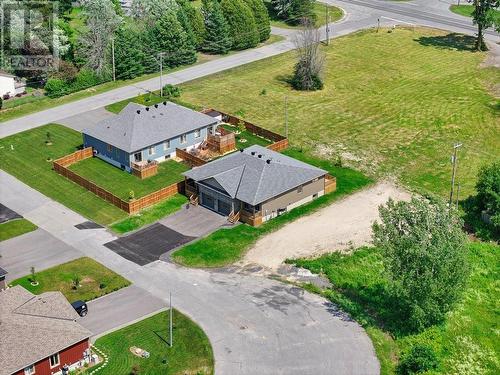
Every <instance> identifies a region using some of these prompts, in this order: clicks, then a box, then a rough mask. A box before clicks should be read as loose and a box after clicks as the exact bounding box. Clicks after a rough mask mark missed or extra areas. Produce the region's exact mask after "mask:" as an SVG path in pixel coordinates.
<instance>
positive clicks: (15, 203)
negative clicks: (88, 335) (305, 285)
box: [0, 171, 379, 375]
mask: <svg viewBox="0 0 500 375" xmlns="http://www.w3.org/2000/svg"><path fill="white" fill-rule="evenodd" d="M0 180H1V181H2V186H3V189H2V195H1V201H2V203H3V204H5V205H6V206H8V207H10V208H12V209H13V210H15V211H16V212H18V213H20V214H22V215H23V216H24V217H26V218H27V219H28V220H30V221H32V222H33V223H35V224H36V225H38V226H39V227H40V228H42V229H43V230H45V231H47V232H49V233H50V234H52V235H53V236H54V237H56V238H57V239H58V240H60V241H62V242H64V243H65V244H66V245H67V246H71V247H73V248H75V249H77V250H79V251H80V252H81V253H83V254H85V255H87V256H89V257H92V258H94V259H96V260H97V261H98V262H100V263H102V264H104V265H105V266H106V267H108V268H110V269H112V270H113V271H115V272H117V273H119V274H121V275H122V276H124V277H126V278H127V279H128V280H130V281H131V282H133V284H134V286H135V287H137V288H140V289H142V290H144V291H147V292H148V293H150V294H151V295H152V296H154V297H155V298H156V299H160V300H162V301H164V302H165V303H166V299H167V298H168V295H169V293H170V292H171V293H172V296H173V301H174V306H175V307H176V308H178V309H179V310H180V311H182V312H183V313H185V314H187V315H188V316H190V317H191V318H192V319H193V320H194V321H196V322H197V323H198V324H200V326H201V327H202V328H203V329H204V331H205V332H206V333H207V335H208V337H209V338H210V341H211V343H212V347H213V350H214V355H215V359H216V374H218V375H225V374H227V375H234V374H244V375H246V374H248V375H254V374H263V375H266V374H269V375H280V374H283V375H285V374H286V375H294V374H300V375H307V374H311V375H321V374H325V375H326V374H378V373H379V363H378V360H377V358H376V356H375V353H374V350H373V346H372V343H371V341H370V339H369V338H368V336H367V335H366V333H365V332H364V330H363V329H362V328H361V327H360V326H359V325H358V324H357V323H356V322H353V321H351V320H350V319H348V318H347V317H346V316H345V315H344V314H342V313H341V312H339V311H338V310H337V309H336V308H335V306H333V305H332V304H330V303H328V302H327V301H326V300H325V299H323V298H321V297H319V296H316V295H313V294H310V293H307V292H305V291H304V290H302V289H300V288H296V287H293V286H290V285H285V284H282V283H280V282H277V281H274V280H270V279H267V278H264V277H259V276H253V275H246V274H241V273H236V272H230V271H227V272H216V271H206V270H194V269H187V268H183V267H178V266H176V265H174V264H171V263H165V262H162V261H157V262H154V263H151V264H148V265H147V266H139V265H137V264H135V263H133V262H130V261H128V260H126V259H124V258H122V257H121V256H119V255H117V254H116V253H114V252H113V251H111V250H109V249H107V248H106V247H105V246H103V244H104V243H106V242H109V241H111V240H113V239H114V238H115V237H114V236H113V235H111V234H110V233H109V232H107V231H106V230H105V229H87V230H78V229H77V228H75V227H74V226H75V225H76V224H79V223H81V222H84V221H85V220H86V219H85V218H83V217H81V216H80V215H78V214H77V213H75V212H73V211H71V210H69V209H68V208H66V207H64V206H62V205H60V204H59V203H56V202H53V201H51V200H50V199H48V198H47V197H45V196H43V195H42V194H40V193H39V192H37V191H35V190H33V189H31V188H29V187H28V186H26V185H24V184H23V183H21V182H20V181H18V180H16V179H15V178H13V177H12V176H10V175H8V174H6V173H5V172H1V171H0ZM19 196H22V197H23V198H24V199H18V197H19ZM112 296H113V295H110V300H109V301H111V298H112ZM103 301H104V302H106V301H107V300H103ZM104 302H103V303H104ZM110 303H112V301H111V302H110ZM144 303H145V302H144V301H141V300H137V302H136V303H134V302H133V299H132V300H129V301H128V302H127V304H130V305H129V306H130V307H129V309H130V310H131V311H136V309H138V308H139V307H140V306H142V305H143V304H144ZM148 303H151V301H150V300H149V299H148ZM153 303H154V302H153ZM101 306H102V310H104V309H105V307H106V306H105V305H101ZM129 309H125V311H118V312H117V313H116V314H114V313H113V319H115V320H116V323H117V324H118V325H119V324H121V322H122V321H123V320H122V319H124V320H127V316H126V314H127V312H126V311H128V310H129ZM96 311H101V310H100V307H99V304H96ZM113 311H115V310H113ZM115 315H116V316H115ZM89 319H90V318H89ZM100 324H101V323H100V322H97V321H94V322H89V326H91V325H92V326H93V327H94V329H97V331H98V332H100V331H102V330H107V329H108V327H110V326H111V325H112V324H109V326H101V325H100Z"/></svg>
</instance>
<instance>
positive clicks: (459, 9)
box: [450, 5, 500, 17]
mask: <svg viewBox="0 0 500 375" xmlns="http://www.w3.org/2000/svg"><path fill="white" fill-rule="evenodd" d="M450 10H451V11H452V12H453V13H456V14H460V15H461V16H464V17H472V12H473V11H474V6H473V5H451V6H450ZM493 13H494V14H495V17H500V10H493Z"/></svg>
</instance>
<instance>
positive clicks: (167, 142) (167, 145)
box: [163, 140, 170, 150]
mask: <svg viewBox="0 0 500 375" xmlns="http://www.w3.org/2000/svg"><path fill="white" fill-rule="evenodd" d="M169 148H170V140H168V141H165V142H164V143H163V149H164V150H168V149H169Z"/></svg>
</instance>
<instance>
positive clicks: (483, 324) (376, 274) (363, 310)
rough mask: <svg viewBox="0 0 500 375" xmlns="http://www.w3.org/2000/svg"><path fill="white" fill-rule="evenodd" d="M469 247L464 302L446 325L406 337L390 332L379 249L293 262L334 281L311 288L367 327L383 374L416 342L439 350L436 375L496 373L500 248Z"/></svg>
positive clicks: (453, 311)
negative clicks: (322, 286) (321, 287)
mask: <svg viewBox="0 0 500 375" xmlns="http://www.w3.org/2000/svg"><path fill="white" fill-rule="evenodd" d="M469 249H470V252H469V259H470V264H471V268H472V274H471V277H470V280H469V284H468V288H467V290H466V292H465V293H464V296H463V299H462V301H461V302H460V303H459V304H458V305H457V306H455V308H454V309H453V310H452V312H450V313H448V315H447V319H446V321H445V323H444V324H442V325H439V326H434V327H430V328H428V329H426V330H425V331H423V332H421V333H419V334H413V335H406V336H398V335H397V334H394V333H392V332H391V330H390V328H389V327H390V326H391V322H390V318H389V317H390V316H391V311H387V309H386V307H387V306H388V303H387V300H386V298H387V297H386V294H385V293H384V287H385V285H386V279H385V275H384V269H383V264H382V258H381V254H380V252H379V250H378V249H375V248H361V249H358V250H355V251H354V252H353V253H352V255H342V254H340V253H332V254H328V255H324V256H322V257H320V258H316V259H299V260H290V261H288V262H289V263H294V264H296V265H297V266H299V267H303V268H306V269H308V270H310V271H311V272H313V273H318V274H323V275H325V276H326V277H327V278H328V279H329V280H330V282H331V283H332V284H333V287H332V288H331V289H325V290H322V291H321V290H319V289H318V288H317V287H314V286H311V285H308V286H306V287H307V289H309V290H311V291H314V292H318V293H321V294H322V295H323V296H325V297H327V298H329V299H330V300H331V301H332V302H333V303H335V304H336V305H337V306H339V307H340V308H341V309H342V310H343V311H345V312H347V313H349V314H350V315H351V317H353V318H354V319H356V320H357V321H358V322H359V323H360V324H361V325H362V326H363V327H364V328H365V330H366V332H367V333H368V335H369V336H370V338H371V339H372V342H373V345H374V347H375V351H376V353H377V357H378V358H379V361H380V364H381V373H382V374H394V373H395V366H396V364H397V360H398V357H399V355H401V354H402V353H405V352H406V351H407V350H408V349H409V348H410V347H411V346H413V345H414V344H416V343H422V344H426V345H429V346H431V347H432V348H433V349H434V350H435V352H436V354H437V356H438V358H439V359H440V362H441V365H440V368H439V369H438V371H437V372H436V373H446V374H452V373H464V374H466V373H470V374H472V373H484V374H486V373H496V372H498V369H499V363H498V358H499V355H500V347H499V346H498V343H497V342H496V341H497V340H496V335H495V334H494V333H493V332H495V331H496V330H497V329H498V316H497V315H498V314H497V311H498V309H497V307H498V306H497V301H498V299H499V297H500V296H499V291H498V288H497V287H496V283H497V280H498V277H499V271H498V270H499V267H498V265H499V262H500V246H498V245H495V244H487V243H477V242H476V243H470V244H469ZM433 373H434V372H433Z"/></svg>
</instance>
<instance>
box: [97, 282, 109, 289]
mask: <svg viewBox="0 0 500 375" xmlns="http://www.w3.org/2000/svg"><path fill="white" fill-rule="evenodd" d="M106 287H107V285H106V283H99V289H105V288H106Z"/></svg>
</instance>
